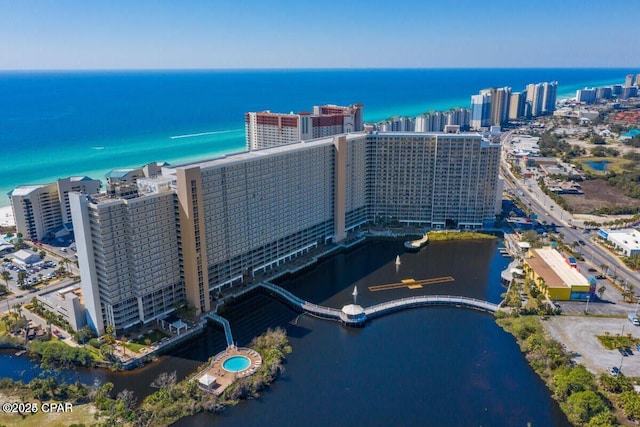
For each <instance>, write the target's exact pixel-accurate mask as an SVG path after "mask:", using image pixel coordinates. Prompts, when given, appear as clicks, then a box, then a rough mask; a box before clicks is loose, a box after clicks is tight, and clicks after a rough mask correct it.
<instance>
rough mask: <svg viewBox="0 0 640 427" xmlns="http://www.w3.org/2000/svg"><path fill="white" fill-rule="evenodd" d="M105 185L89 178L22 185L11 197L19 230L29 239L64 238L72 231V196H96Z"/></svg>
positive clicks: (73, 177) (79, 177) (73, 178)
mask: <svg viewBox="0 0 640 427" xmlns="http://www.w3.org/2000/svg"><path fill="white" fill-rule="evenodd" d="M100 186H101V182H100V181H99V180H97V179H91V178H89V177H87V176H72V177H70V178H64V179H59V180H58V181H56V182H54V183H52V184H42V185H21V186H19V187H16V188H15V189H13V190H11V191H10V192H9V194H8V196H9V199H10V200H11V209H12V210H13V217H14V218H15V221H16V230H17V231H18V232H19V233H22V235H23V236H24V238H25V239H28V240H34V241H37V240H44V239H47V238H54V237H63V236H66V235H68V234H69V229H70V228H71V222H72V221H71V207H70V205H69V193H71V192H81V193H86V194H95V193H97V192H98V191H99V190H100Z"/></svg>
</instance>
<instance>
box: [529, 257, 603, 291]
mask: <svg viewBox="0 0 640 427" xmlns="http://www.w3.org/2000/svg"><path fill="white" fill-rule="evenodd" d="M530 255H531V257H530V258H525V259H524V264H523V266H524V267H523V270H524V274H525V278H526V279H527V280H531V281H532V282H533V284H534V286H536V287H537V288H538V290H539V291H540V292H541V293H543V294H544V295H545V296H546V297H548V298H549V299H550V300H553V301H586V300H591V299H593V295H594V293H595V285H594V284H593V283H591V282H589V280H588V279H587V278H586V277H584V276H583V275H582V274H581V273H580V272H579V271H578V270H577V269H576V268H574V267H572V266H571V265H570V264H569V261H568V259H567V258H565V257H564V256H562V254H561V253H560V252H558V251H557V250H555V249H552V248H542V249H532V250H531V252H530Z"/></svg>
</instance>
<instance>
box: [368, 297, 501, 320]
mask: <svg viewBox="0 0 640 427" xmlns="http://www.w3.org/2000/svg"><path fill="white" fill-rule="evenodd" d="M435 305H447V306H455V307H465V308H472V309H475V310H482V311H488V312H489V313H495V312H496V311H497V310H498V308H499V307H498V304H493V303H490V302H488V301H483V300H479V299H475V298H467V297H458V296H452V295H421V296H416V297H409V298H402V299H397V300H393V301H389V302H385V303H382V304H376V305H373V306H371V307H367V308H365V309H364V312H365V313H366V315H367V318H368V319H374V318H376V317H380V316H383V315H385V314H388V313H393V312H394V311H399V310H405V309H407V308H414V307H427V306H435Z"/></svg>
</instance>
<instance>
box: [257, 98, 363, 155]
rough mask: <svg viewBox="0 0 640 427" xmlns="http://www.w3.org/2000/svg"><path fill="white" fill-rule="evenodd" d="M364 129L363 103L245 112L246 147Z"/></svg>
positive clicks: (290, 141)
mask: <svg viewBox="0 0 640 427" xmlns="http://www.w3.org/2000/svg"><path fill="white" fill-rule="evenodd" d="M362 130H363V116H362V104H354V105H350V106H348V107H341V106H338V105H320V106H314V107H313V114H311V113H309V112H300V113H298V114H294V113H290V114H282V113H272V112H270V111H263V112H259V113H255V112H251V113H246V114H245V134H246V146H247V150H258V149H262V148H267V147H275V146H278V145H282V144H290V143H292V142H298V141H306V140H309V139H314V138H322V137H325V136H331V135H338V134H341V133H348V132H360V131H362Z"/></svg>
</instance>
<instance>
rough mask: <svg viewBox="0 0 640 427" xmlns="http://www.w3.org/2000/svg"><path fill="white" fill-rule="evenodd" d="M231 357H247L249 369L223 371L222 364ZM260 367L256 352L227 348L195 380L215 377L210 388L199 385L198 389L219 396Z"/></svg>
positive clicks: (248, 349) (258, 355) (260, 363)
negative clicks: (206, 376) (235, 382)
mask: <svg viewBox="0 0 640 427" xmlns="http://www.w3.org/2000/svg"><path fill="white" fill-rule="evenodd" d="M233 356H245V357H247V358H248V359H249V360H250V361H251V363H250V364H249V367H248V368H247V369H245V370H242V371H239V372H230V371H227V370H226V369H224V368H223V367H222V364H223V363H224V361H225V360H227V359H228V358H230V357H233ZM261 365H262V357H261V356H260V354H258V352H257V351H255V350H252V349H250V348H244V347H240V348H238V347H236V346H229V347H227V349H226V350H225V351H223V352H221V353H218V354H216V356H215V357H214V358H213V361H212V362H211V365H209V366H208V367H207V368H206V369H204V370H203V371H201V372H200V373H199V374H198V375H197V376H196V377H195V378H196V380H199V379H200V378H202V377H204V376H205V375H209V376H210V377H215V379H216V380H215V383H214V384H212V385H211V386H210V387H205V386H204V385H202V384H201V383H200V387H201V388H203V389H205V390H207V391H210V392H212V393H213V394H215V395H216V396H219V395H221V394H222V392H223V391H224V390H225V389H226V388H227V387H229V386H230V385H231V384H232V383H233V382H234V381H235V380H236V379H238V378H242V377H248V376H249V375H252V374H253V373H255V372H256V371H257V370H258V368H260V366H261Z"/></svg>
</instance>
